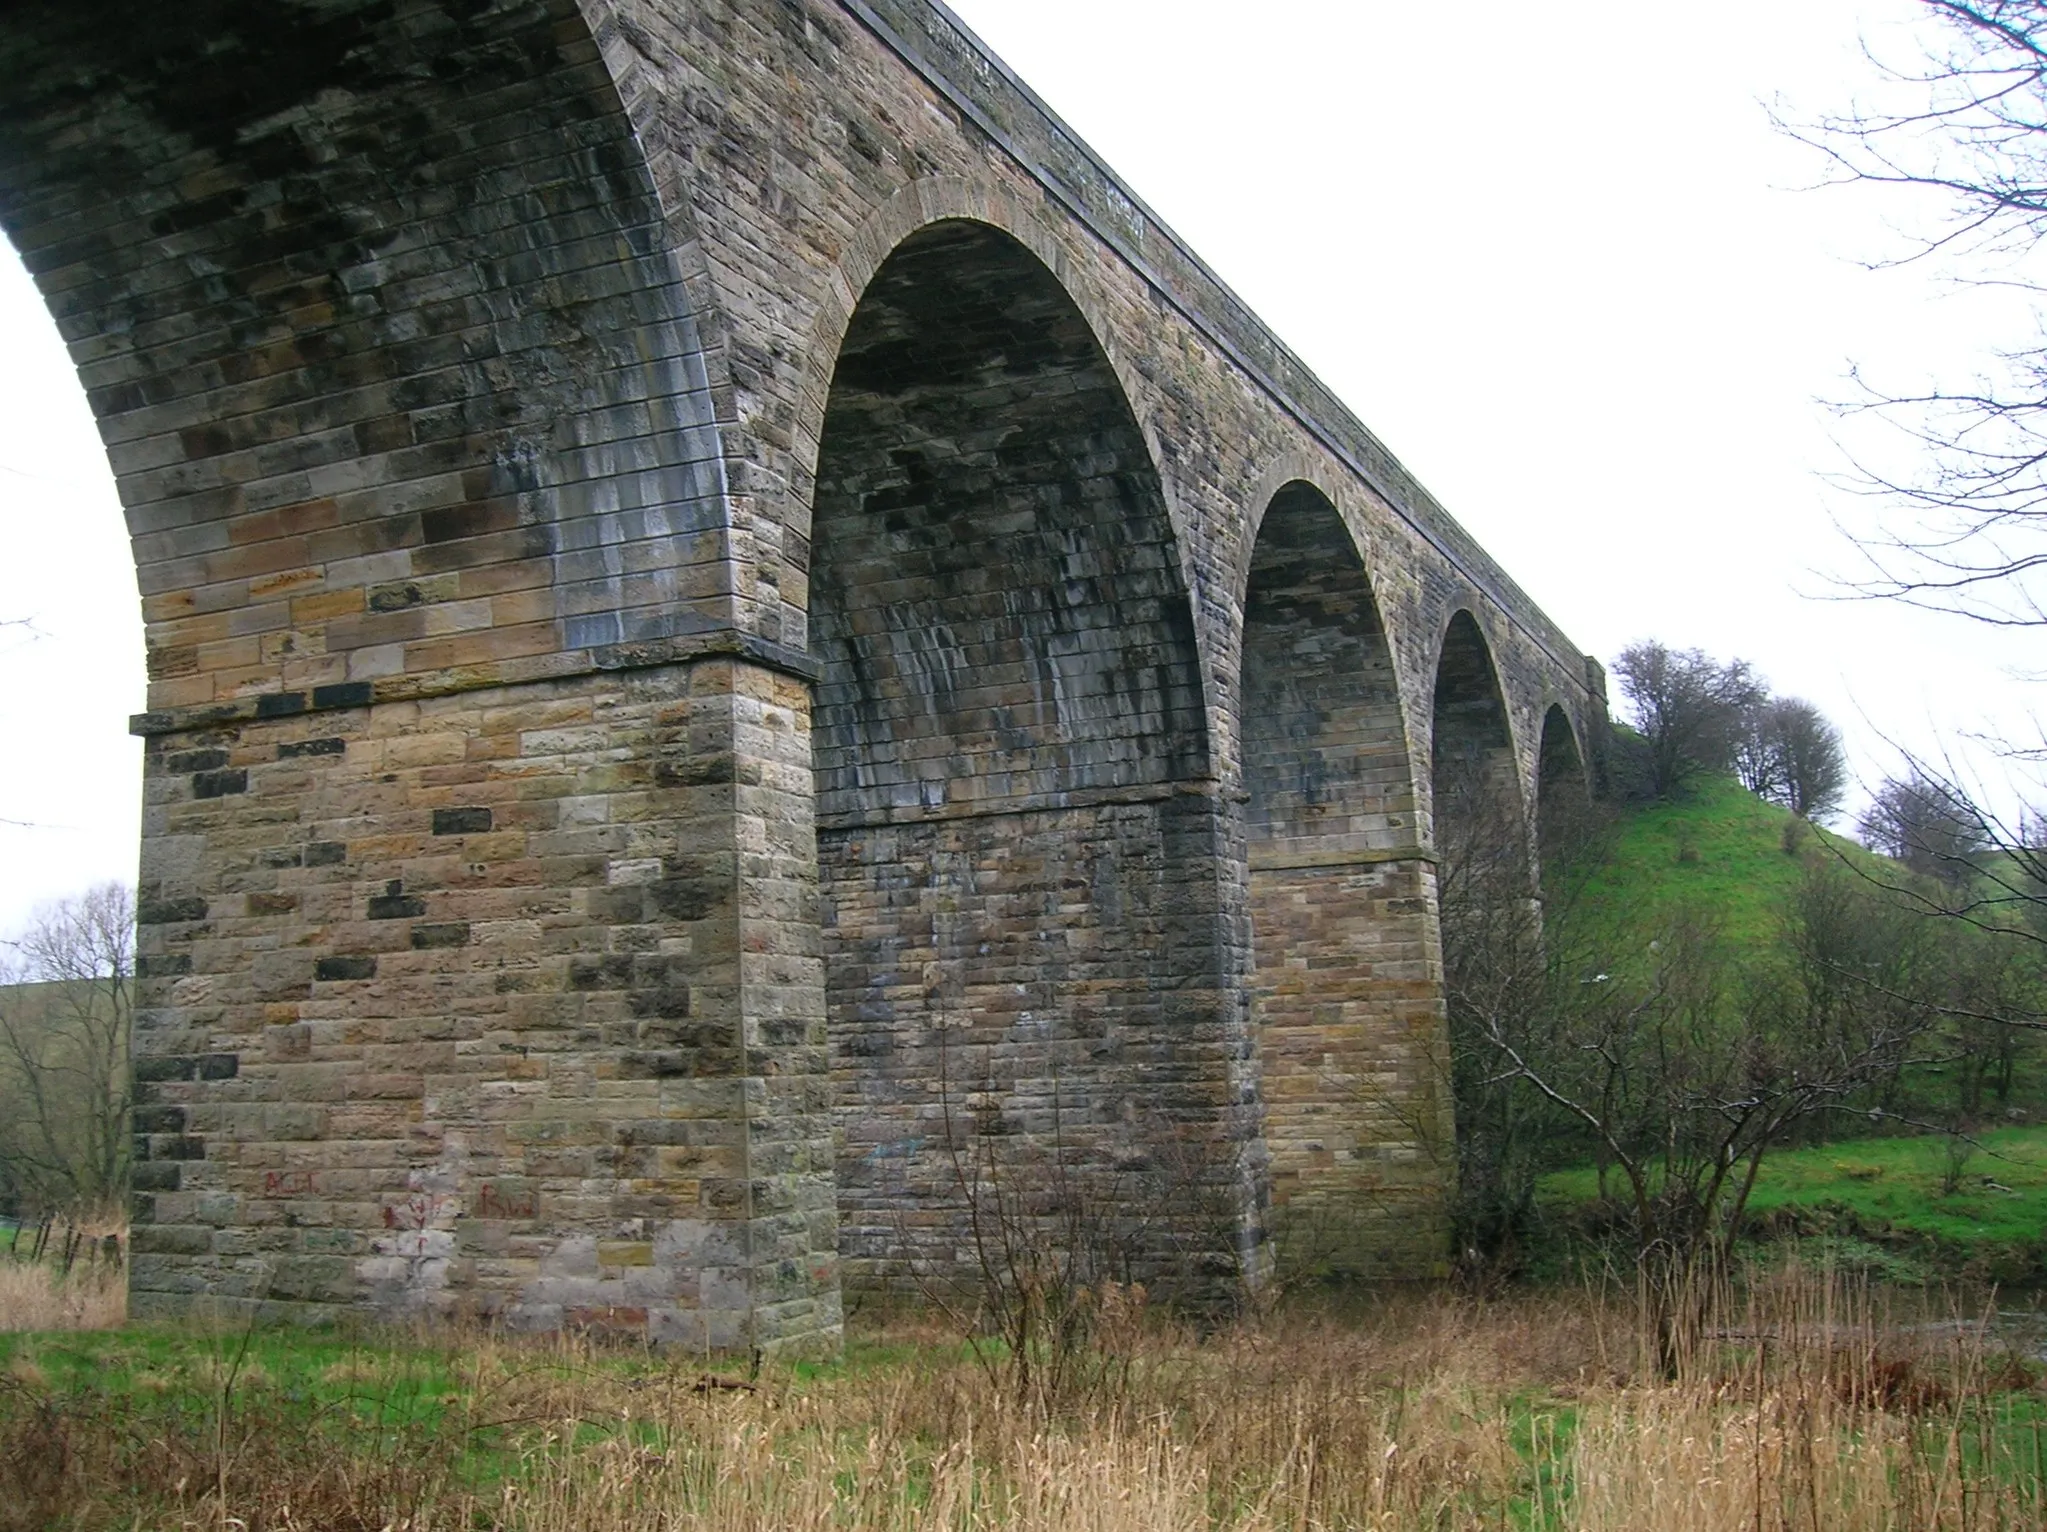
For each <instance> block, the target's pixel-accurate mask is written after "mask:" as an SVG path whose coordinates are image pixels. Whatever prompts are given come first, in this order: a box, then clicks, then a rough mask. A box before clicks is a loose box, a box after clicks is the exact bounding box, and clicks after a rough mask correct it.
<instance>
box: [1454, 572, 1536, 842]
mask: <svg viewBox="0 0 2047 1532" xmlns="http://www.w3.org/2000/svg"><path fill="white" fill-rule="evenodd" d="M1432 715H1433V732H1432V734H1431V743H1430V760H1429V771H1430V778H1431V786H1432V788H1433V794H1432V796H1433V798H1434V820H1435V831H1436V835H1435V840H1436V850H1437V854H1438V857H1439V859H1440V863H1439V865H1440V867H1441V869H1442V872H1443V874H1444V875H1445V876H1449V875H1451V874H1452V873H1455V872H1457V871H1459V870H1460V868H1459V863H1460V862H1461V861H1462V860H1472V859H1475V860H1477V861H1483V862H1485V863H1486V864H1487V865H1488V866H1491V865H1493V864H1495V863H1501V859H1503V858H1504V859H1507V860H1508V861H1510V862H1512V863H1513V864H1514V865H1516V866H1517V867H1518V868H1520V869H1521V871H1522V877H1523V881H1524V882H1525V881H1526V876H1525V874H1526V868H1527V861H1528V853H1527V846H1526V842H1527V838H1528V829H1527V826H1526V824H1525V823H1524V822H1523V819H1522V812H1521V794H1520V791H1519V789H1518V787H1517V786H1516V782H1515V767H1514V741H1513V736H1512V735H1511V733H1510V732H1509V730H1508V727H1507V708H1506V704H1505V703H1504V701H1502V699H1501V695H1500V679H1499V674H1498V672H1497V671H1496V670H1495V669H1494V667H1493V655H1492V649H1491V647H1490V646H1489V645H1488V644H1487V643H1486V640H1485V635H1484V634H1483V633H1481V632H1480V631H1479V626H1478V623H1477V621H1476V620H1475V619H1474V618H1473V617H1472V615H1471V614H1470V613H1469V612H1463V611H1460V612H1458V613H1457V614H1456V615H1455V616H1454V617H1452V618H1451V619H1450V625H1449V628H1448V630H1447V631H1446V632H1445V634H1444V636H1443V649H1442V653H1441V656H1440V657H1439V659H1438V660H1437V662H1436V686H1435V694H1434V703H1433V707H1432ZM1502 865H1504V864H1502Z"/></svg>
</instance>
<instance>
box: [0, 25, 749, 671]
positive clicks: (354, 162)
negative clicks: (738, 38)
mask: <svg viewBox="0 0 2047 1532" xmlns="http://www.w3.org/2000/svg"><path fill="white" fill-rule="evenodd" d="M207 22H208V24H207V25H205V26H201V25H198V24H196V23H195V21H194V20H193V19H192V18H189V17H187V16H186V15H185V14H184V13H183V12H181V11H180V10H179V9H178V8H176V7H169V8H144V9H142V10H137V9H136V8H134V7H131V6H119V5H115V4H113V3H112V0H88V3H85V4H80V5H76V6H66V7H36V8H34V9H32V10H31V11H28V12H24V13H23V14H22V15H21V16H19V17H17V18H15V20H14V23H13V24H11V25H10V28H9V32H8V37H7V39H6V41H5V43H4V45H0V79H4V80H5V81H6V94H7V100H8V110H7V111H6V112H5V114H4V116H0V225H4V227H5V229H6V231H7V234H8V236H9V238H10V239H11V240H12V241H13V243H14V244H15V246H16V247H17V249H19V250H20V252H21V254H22V257H23V259H24V261H25V262H26V264H27V265H28V267H29V269H30V271H31V273H32V274H33V275H34V277H35V279H36V281H37V284H38V286H39V287H40V288H41V290H42V292H43V294H44V297H45V300H46V302H47V303H48V304H49V306H50V309H51V312H52V314H53V315H54V316H55V317H56V319H57V322H58V324H59V327H60V329H61V330H62V331H63V333H64V335H65V338H66V340H67V342H68V343H69V344H70V347H71V350H72V355H73V358H74V360H75V361H76V362H77V364H78V366H79V369H80V373H81V376H82V378H83V380H84V382H85V384H86V388H87V395H88V398H89V399H90V401H91V403H92V407H93V410H94V413H95V415H96V417H97V419H98V421H99V425H100V430H101V433H102V436H103V437H104V439H105V440H106V442H107V446H108V452H109V456H110V458H111V460H112V464H113V467H114V470H115V473H116V476H117V478H118V480H119V482H120V486H121V492H122V497H123V500H124V502H125V503H126V505H127V506H128V512H129V522H130V529H131V533H132V536H133V541H134V548H135V555H136V562H137V569H138V575H139V579H140V583H141V585H142V591H143V597H144V605H145V617H146V620H147V624H148V644H149V653H150V665H151V679H152V691H151V700H152V705H153V706H156V707H160V708H162V707H170V708H175V707H180V706H192V705H219V704H221V703H223V702H229V701H232V700H235V699H240V698H246V697H251V696H258V695H268V694H285V695H290V694H294V693H296V694H301V695H304V694H308V693H310V691H311V690H312V689H314V688H318V687H332V686H345V685H350V684H357V683H385V684H386V685H387V687H388V686H389V684H390V683H391V682H392V678H394V677H424V676H430V675H434V674H437V673H440V672H444V671H447V670H449V669H452V668H456V667H462V668H464V669H465V670H466V671H467V672H468V673H469V679H470V680H471V681H472V682H473V681H474V680H475V679H477V678H478V675H479V673H482V674H485V675H488V674H494V673H496V674H504V675H507V676H517V675H519V674H521V673H523V672H526V671H531V670H534V669H537V668H542V666H543V665H544V663H545V661H544V657H547V656H552V655H555V654H557V653H559V652H560V651H562V650H564V649H567V650H578V649H587V648H591V647H597V646H602V645H606V644H616V643H619V642H622V641H626V640H646V639H660V638H666V637H672V636H674V635H676V634H679V633H686V632H695V631H700V630H701V629H702V628H703V627H705V626H706V625H707V624H709V625H725V624H729V622H730V620H731V613H730V611H729V607H728V603H727V602H726V601H725V600H724V598H723V597H722V594H719V595H715V596H712V597H710V598H709V599H706V598H705V596H704V595H703V593H704V592H706V591H716V592H720V593H722V591H723V589H724V587H725V585H726V584H727V582H726V581H724V580H723V579H722V577H715V576H708V575H707V573H706V568H707V566H713V565H721V564H722V563H723V561H724V557H725V551H724V548H723V538H722V534H721V532H720V528H721V524H722V520H723V475H722V463H721V453H720V451H719V444H718V436H717V431H716V427H715V424H714V419H713V415H712V410H711V403H710V388H709V377H708V372H707V363H706V361H705V357H704V352H703V347H702V345H701V342H700V340H699V338H698V335H697V332H696V319H695V315H694V313H693V311H692V307H691V305H690V303H689V302H688V300H687V298H686V296H685V292H684V284H683V282H682V281H681V278H680V275H679V271H678V267H677V264H676V261H675V258H674V254H673V249H672V242H671V239H670V230H669V226H668V224H667V222H666V220H665V218H664V212H663V209H662V207H661V205H660V199H659V197H658V196H657V194H656V191H655V188H654V186H653V183H652V180H651V178H650V174H649V170H648V166H647V163H646V160H645V157H644V155H643V154H642V152H641V149H640V147H639V143H638V141H637V139H636V137H635V135H634V132H633V127H632V124H631V121H630V120H629V118H628V117H627V115H626V113H625V111H624V109H623V106H622V104H621V101H620V98H619V95H618V91H617V89H616V86H615V83H614V81H613V80H612V77H611V76H610V74H609V72H608V71H607V69H606V67H605V65H604V63H603V60H602V59H601V57H600V56H599V54H598V52H597V49H596V47H595V46H594V43H593V41H592V38H591V35H590V33H589V31H588V29H587V27H586V26H585V25H584V22H583V18H582V15H581V13H580V11H579V10H578V8H577V7H576V5H575V4H574V3H573V0H549V3H547V4H544V5H539V6H534V7H528V8H522V9H519V10H516V11H500V12H494V13H479V14H477V15H473V16H465V17H463V18H462V19H460V20H458V19H456V18H455V17H453V16H441V15H428V16H424V17H421V18H416V19H415V22H414V23H413V24H400V22H399V21H398V19H397V18H396V17H395V16H394V15H393V14H392V11H391V7H390V6H389V5H388V4H380V3H376V0H355V3H345V4H340V5H334V6H329V7H326V8H324V9H323V10H322V12H321V14H320V15H319V16H318V17H317V18H315V17H312V16H310V15H309V14H302V13H300V12H298V11H295V10H291V9H289V8H279V7H274V6H260V5H245V6H240V5H230V6H228V7H225V8H215V9H214V10H213V11H211V12H209V13H208V17H207ZM419 686H425V687H426V688H427V689H431V683H430V682H420V683H416V684H415V689H418V687H419Z"/></svg>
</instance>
